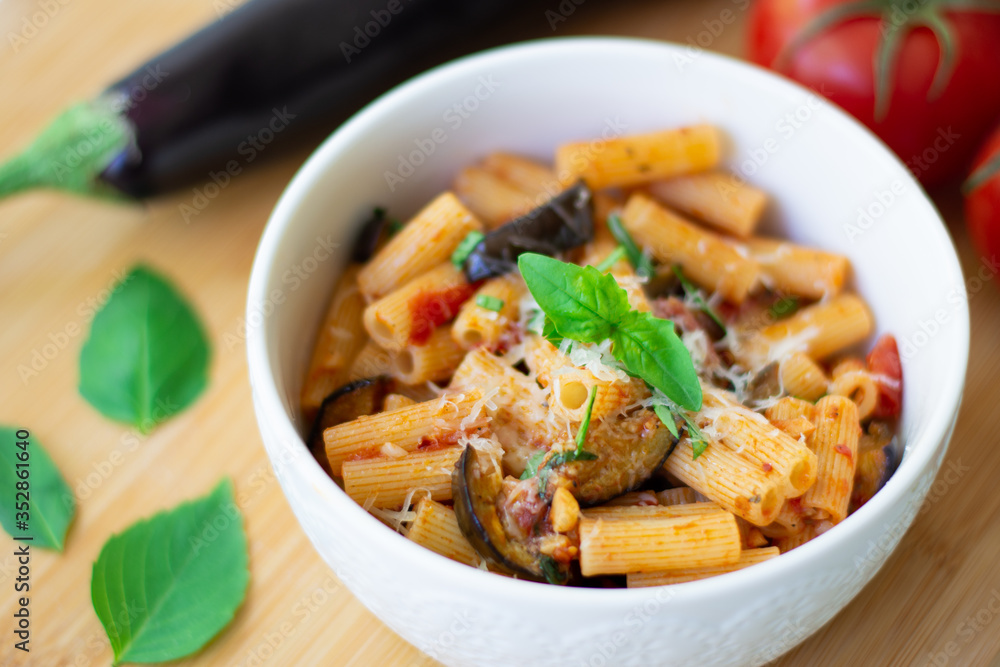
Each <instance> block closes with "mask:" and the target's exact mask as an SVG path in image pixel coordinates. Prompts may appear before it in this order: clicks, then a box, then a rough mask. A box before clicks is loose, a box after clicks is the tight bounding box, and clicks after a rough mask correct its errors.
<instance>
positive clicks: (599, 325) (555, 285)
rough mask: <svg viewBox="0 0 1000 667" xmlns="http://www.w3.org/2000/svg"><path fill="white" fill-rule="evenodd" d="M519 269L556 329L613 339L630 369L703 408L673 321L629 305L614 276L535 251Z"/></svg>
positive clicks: (583, 337)
mask: <svg viewBox="0 0 1000 667" xmlns="http://www.w3.org/2000/svg"><path fill="white" fill-rule="evenodd" d="M518 268H520V270H521V275H522V276H523V277H524V281H525V283H527V285H528V290H529V291H530V292H531V295H532V296H533V297H534V298H535V301H536V302H537V303H538V306H539V307H540V308H541V309H542V310H543V311H544V312H545V315H546V318H547V319H548V320H549V321H551V323H552V328H553V329H554V333H556V334H558V335H559V336H561V337H564V338H570V339H572V340H575V341H579V342H581V343H601V342H603V341H605V340H611V342H612V348H611V353H612V354H613V355H614V357H615V359H617V360H618V361H620V362H622V363H623V364H624V365H625V368H626V369H627V370H628V372H629V373H631V374H632V375H635V376H637V377H639V378H642V379H643V380H645V381H646V382H647V383H649V384H650V385H652V386H653V387H655V388H657V389H659V390H660V391H662V392H663V393H664V394H665V395H666V396H667V398H669V399H670V400H671V401H673V402H674V403H676V404H677V405H679V406H680V407H682V408H685V409H687V410H700V409H701V399H702V396H701V385H700V384H699V382H698V374H697V372H696V371H695V369H694V363H693V362H692V361H691V355H690V353H689V352H688V350H687V348H686V347H684V344H683V343H682V342H681V340H680V338H678V337H677V334H676V333H675V332H674V325H673V323H672V322H670V321H669V320H664V319H660V318H658V317H655V316H654V315H652V314H651V313H642V312H638V311H635V310H632V308H631V306H629V303H628V295H627V294H626V292H625V290H624V289H622V288H621V287H619V286H618V283H617V282H615V279H614V276H612V275H610V274H603V273H601V272H600V271H598V270H597V269H596V268H594V267H592V266H577V265H575V264H567V263H566V262H561V261H559V260H557V259H553V258H551V257H545V256H544V255H537V254H533V253H525V254H523V255H521V256H520V258H518Z"/></svg>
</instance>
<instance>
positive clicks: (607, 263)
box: [594, 245, 628, 273]
mask: <svg viewBox="0 0 1000 667" xmlns="http://www.w3.org/2000/svg"><path fill="white" fill-rule="evenodd" d="M627 254H628V252H627V251H626V250H625V246H623V245H620V246H618V247H617V248H615V249H614V250H612V251H611V254H610V255H608V256H607V257H605V258H604V260H603V261H602V262H601V263H600V264H598V265H597V266H595V267H594V268H595V269H597V270H598V271H600V272H601V273H607V271H608V270H609V269H610V268H611V267H612V266H614V265H615V264H617V263H618V260H620V259H621V258H622V257H624V256H625V255H627Z"/></svg>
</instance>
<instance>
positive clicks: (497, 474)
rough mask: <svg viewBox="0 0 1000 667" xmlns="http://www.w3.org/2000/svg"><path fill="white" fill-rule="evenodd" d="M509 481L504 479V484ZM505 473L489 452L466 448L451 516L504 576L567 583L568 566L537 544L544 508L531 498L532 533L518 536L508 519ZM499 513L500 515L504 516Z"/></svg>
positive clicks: (456, 476) (457, 468) (530, 482)
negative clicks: (453, 514) (550, 555)
mask: <svg viewBox="0 0 1000 667" xmlns="http://www.w3.org/2000/svg"><path fill="white" fill-rule="evenodd" d="M511 484H512V482H510V481H508V486H510V485H511ZM516 484H519V485H520V484H523V485H525V487H526V488H531V487H533V486H537V483H536V482H534V480H528V481H527V482H517V483H516ZM504 486H505V483H504V479H503V470H502V467H501V464H500V461H499V460H498V459H497V458H495V457H494V456H492V455H491V454H490V453H489V452H486V451H482V450H479V449H477V448H475V447H472V446H470V447H466V448H465V452H463V454H462V457H461V458H460V459H459V460H458V464H457V465H456V466H455V470H454V471H453V472H452V478H451V488H452V498H453V500H454V503H455V515H456V517H457V518H458V525H459V527H460V528H461V529H462V533H463V534H465V536H466V538H468V540H469V542H470V543H471V544H472V546H473V547H474V548H475V549H476V551H478V552H479V554H480V555H481V556H482V557H483V558H485V559H486V560H487V561H488V562H489V563H490V564H491V565H492V566H493V567H495V568H496V569H499V570H502V571H503V572H506V573H507V574H511V575H516V576H518V577H521V578H525V579H531V580H534V581H548V582H549V583H565V582H566V581H567V580H568V579H569V574H570V568H569V565H568V564H563V563H559V562H557V561H555V560H554V559H552V558H550V557H548V556H545V555H544V554H542V553H541V551H540V548H539V546H540V542H541V540H542V539H543V538H544V535H543V533H544V532H545V530H544V526H543V525H542V521H541V518H542V517H543V516H544V514H545V512H546V511H547V509H548V508H547V505H545V504H544V502H543V501H542V500H541V499H540V498H539V497H538V495H537V492H536V493H535V494H534V498H533V499H532V500H533V503H534V506H533V507H532V508H530V509H529V511H528V512H527V514H531V515H532V519H533V529H532V530H531V531H530V533H529V534H528V535H518V534H517V533H518V532H520V531H518V530H517V528H516V527H515V525H512V524H516V523H517V521H516V520H512V519H513V517H511V516H507V515H506V514H507V512H508V510H509V505H508V504H507V503H506V502H505V500H506V498H505V494H504ZM502 511H503V513H504V515H503V516H502V514H501V513H502Z"/></svg>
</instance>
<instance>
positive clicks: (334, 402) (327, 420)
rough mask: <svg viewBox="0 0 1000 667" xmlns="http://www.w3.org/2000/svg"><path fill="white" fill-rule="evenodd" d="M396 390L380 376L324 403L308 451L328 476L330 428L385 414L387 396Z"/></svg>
mask: <svg viewBox="0 0 1000 667" xmlns="http://www.w3.org/2000/svg"><path fill="white" fill-rule="evenodd" d="M395 390H396V381H395V380H393V379H391V378H388V377H385V376H379V377H374V378H366V379H364V380H356V381H354V382H351V383H348V384H345V385H344V386H343V387H340V388H339V389H335V390H334V391H332V392H331V393H330V395H329V396H327V397H326V398H325V399H323V403H322V405H320V408H319V412H318V413H317V414H316V418H315V420H314V421H313V425H312V430H311V431H310V433H309V440H308V443H309V451H310V452H312V455H313V456H314V457H316V460H317V461H318V462H319V464H320V465H321V466H323V469H324V470H326V472H327V474H332V473H331V471H330V464H329V462H328V461H327V459H326V444H325V443H324V442H323V431H325V430H326V429H328V428H330V427H331V426H337V425H338V424H343V423H345V422H349V421H352V420H354V419H357V418H358V417H361V416H364V415H372V414H375V413H376V412H379V411H381V410H382V405H383V403H384V402H385V397H386V395H387V394H390V393H392V392H393V391H395Z"/></svg>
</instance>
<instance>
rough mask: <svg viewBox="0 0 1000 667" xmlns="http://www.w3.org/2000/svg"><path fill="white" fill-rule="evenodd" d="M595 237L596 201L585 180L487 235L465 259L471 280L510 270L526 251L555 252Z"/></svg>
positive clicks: (542, 253) (468, 276)
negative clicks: (594, 201)
mask: <svg viewBox="0 0 1000 667" xmlns="http://www.w3.org/2000/svg"><path fill="white" fill-rule="evenodd" d="M593 237H594V203H593V197H592V195H591V192H590V189H589V188H587V186H586V185H585V184H584V182H583V181H580V182H578V183H577V184H576V185H574V186H573V187H571V188H568V189H567V190H564V191H563V192H561V193H559V194H558V195H556V196H555V197H553V198H552V199H550V200H549V201H548V202H546V203H545V204H543V205H542V206H539V207H538V208H536V209H534V210H533V211H531V212H529V213H526V214H525V215H522V216H521V217H519V218H515V219H513V220H511V221H510V222H508V223H506V224H505V225H502V226H501V227H498V228H497V229H495V230H493V231H492V232H490V233H489V234H487V235H486V238H484V239H483V240H482V241H480V242H479V244H478V245H477V246H476V247H475V248H473V250H472V252H471V253H470V254H469V256H468V257H467V258H466V260H465V265H464V270H465V277H466V278H468V280H469V282H470V283H474V282H476V281H479V280H483V279H484V278H492V277H493V276H499V275H502V274H504V273H509V272H510V271H513V270H514V269H515V268H516V267H517V258H518V256H519V255H520V254H521V253H524V252H536V253H539V254H541V255H549V256H552V255H555V254H556V253H559V252H562V251H564V250H569V249H570V248H575V247H577V246H581V245H583V244H584V243H586V242H587V241H590V240H591V239H592V238H593Z"/></svg>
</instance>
